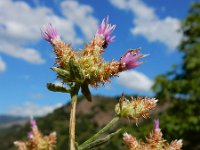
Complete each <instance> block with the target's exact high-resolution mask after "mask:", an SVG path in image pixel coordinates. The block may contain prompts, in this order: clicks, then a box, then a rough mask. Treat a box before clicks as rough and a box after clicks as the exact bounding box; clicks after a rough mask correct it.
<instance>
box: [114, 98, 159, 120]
mask: <svg viewBox="0 0 200 150" xmlns="http://www.w3.org/2000/svg"><path fill="white" fill-rule="evenodd" d="M157 101H158V100H156V99H155V98H147V97H145V98H142V97H138V98H133V97H131V100H128V99H126V98H125V97H124V96H122V97H121V98H120V100H119V103H118V104H117V105H116V106H115V112H116V113H117V115H119V116H120V117H125V118H131V119H134V120H136V121H137V120H138V119H139V118H140V117H144V118H146V117H148V116H149V112H150V110H152V109H153V108H155V107H156V103H157Z"/></svg>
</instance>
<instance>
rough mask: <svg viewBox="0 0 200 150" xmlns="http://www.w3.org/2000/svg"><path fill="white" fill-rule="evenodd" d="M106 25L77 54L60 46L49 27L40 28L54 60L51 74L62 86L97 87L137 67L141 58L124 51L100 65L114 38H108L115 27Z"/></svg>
mask: <svg viewBox="0 0 200 150" xmlns="http://www.w3.org/2000/svg"><path fill="white" fill-rule="evenodd" d="M108 21H109V20H108V18H107V19H104V20H103V21H102V23H101V25H100V27H99V28H98V29H97V31H96V34H95V36H94V38H93V39H92V40H91V42H90V43H89V44H86V45H85V48H84V49H83V50H80V51H75V50H73V49H72V47H71V45H70V44H66V43H64V42H63V41H62V40H61V39H60V36H59V34H58V32H57V30H56V29H55V28H54V27H53V26H52V25H51V24H49V25H47V26H44V27H43V28H42V30H41V31H42V36H43V38H44V39H45V40H47V41H49V42H50V43H51V44H52V46H53V48H54V52H55V54H56V56H57V59H56V67H54V69H53V70H54V71H56V72H57V74H58V78H60V79H61V80H62V81H63V82H64V83H77V82H78V83H79V84H82V83H85V84H87V85H91V86H93V87H97V86H98V85H99V84H104V83H105V82H109V81H110V78H111V77H114V76H117V75H118V73H119V72H121V71H124V70H127V69H132V68H134V67H136V66H138V65H140V64H141V62H140V63H139V62H138V60H139V59H140V58H142V56H143V55H142V54H139V53H138V50H135V51H133V50H131V51H128V52H127V53H126V54H125V55H124V56H122V58H121V59H120V60H119V61H113V60H111V61H110V62H105V61H104V59H103V58H102V57H101V54H102V53H103V52H104V51H105V50H104V49H105V48H106V47H107V46H108V44H110V43H111V42H112V41H113V40H114V38H115V36H111V34H112V32H113V31H114V29H115V27H116V26H115V25H111V24H109V22H108Z"/></svg>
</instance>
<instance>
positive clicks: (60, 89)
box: [47, 83, 70, 93]
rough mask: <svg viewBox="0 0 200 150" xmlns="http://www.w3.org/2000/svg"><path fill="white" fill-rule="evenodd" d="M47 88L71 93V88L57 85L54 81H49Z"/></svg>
mask: <svg viewBox="0 0 200 150" xmlns="http://www.w3.org/2000/svg"><path fill="white" fill-rule="evenodd" d="M47 88H48V90H50V91H53V92H63V93H70V90H69V89H67V88H65V87H63V86H59V85H55V84H53V83H47Z"/></svg>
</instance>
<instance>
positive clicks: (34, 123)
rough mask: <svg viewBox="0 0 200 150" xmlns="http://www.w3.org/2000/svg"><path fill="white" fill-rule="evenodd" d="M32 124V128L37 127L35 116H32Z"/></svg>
mask: <svg viewBox="0 0 200 150" xmlns="http://www.w3.org/2000/svg"><path fill="white" fill-rule="evenodd" d="M30 124H31V128H32V129H33V128H37V124H36V121H35V120H34V119H33V118H31V120H30Z"/></svg>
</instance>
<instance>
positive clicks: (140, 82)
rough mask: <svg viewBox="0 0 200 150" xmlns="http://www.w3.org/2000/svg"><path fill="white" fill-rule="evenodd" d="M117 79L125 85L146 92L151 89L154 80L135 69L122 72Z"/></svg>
mask: <svg viewBox="0 0 200 150" xmlns="http://www.w3.org/2000/svg"><path fill="white" fill-rule="evenodd" d="M116 80H117V83H118V84H120V85H122V86H124V87H127V88H130V89H133V90H139V91H146V92H147V91H150V90H151V87H152V85H153V81H152V80H151V79H149V78H148V77H147V76H146V75H144V74H143V73H140V72H137V71H133V70H131V71H125V72H122V73H120V74H119V77H118V78H117V79H116Z"/></svg>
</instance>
